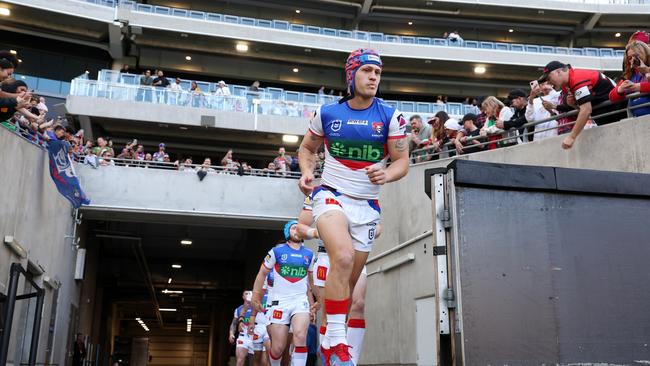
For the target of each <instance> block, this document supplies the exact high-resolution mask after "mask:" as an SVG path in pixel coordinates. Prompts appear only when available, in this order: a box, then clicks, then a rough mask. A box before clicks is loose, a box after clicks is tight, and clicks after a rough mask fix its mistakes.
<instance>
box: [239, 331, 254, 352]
mask: <svg viewBox="0 0 650 366" xmlns="http://www.w3.org/2000/svg"><path fill="white" fill-rule="evenodd" d="M235 344H236V347H237V348H246V350H248V351H249V352H250V351H251V350H252V347H253V344H252V341H251V336H249V335H248V333H246V332H242V333H239V337H237V341H236V342H235Z"/></svg>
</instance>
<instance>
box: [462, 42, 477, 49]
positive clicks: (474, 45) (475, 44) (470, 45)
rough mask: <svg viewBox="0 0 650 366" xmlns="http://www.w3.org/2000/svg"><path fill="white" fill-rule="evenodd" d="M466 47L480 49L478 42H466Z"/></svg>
mask: <svg viewBox="0 0 650 366" xmlns="http://www.w3.org/2000/svg"><path fill="white" fill-rule="evenodd" d="M465 47H466V48H478V42H477V41H465Z"/></svg>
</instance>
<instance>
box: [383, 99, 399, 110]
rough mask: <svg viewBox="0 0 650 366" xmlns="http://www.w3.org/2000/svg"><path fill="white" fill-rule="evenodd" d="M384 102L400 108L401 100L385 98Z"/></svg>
mask: <svg viewBox="0 0 650 366" xmlns="http://www.w3.org/2000/svg"><path fill="white" fill-rule="evenodd" d="M384 103H386V104H388V105H389V106H391V107H393V108H396V109H399V102H398V101H396V100H384Z"/></svg>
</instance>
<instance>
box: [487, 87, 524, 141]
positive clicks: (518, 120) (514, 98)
mask: <svg viewBox="0 0 650 366" xmlns="http://www.w3.org/2000/svg"><path fill="white" fill-rule="evenodd" d="M527 98H528V95H527V94H526V92H524V91H523V90H521V89H515V90H512V91H511V92H510V93H509V94H508V100H510V102H511V103H512V104H511V107H512V111H513V112H514V113H513V114H512V116H511V117H510V119H508V120H500V119H497V121H496V126H497V128H500V129H502V130H504V131H506V134H507V136H508V137H513V139H509V140H505V141H503V142H502V144H501V146H510V145H516V144H517V138H516V137H517V135H518V134H519V135H523V133H524V132H525V131H524V129H523V128H521V126H523V125H524V124H525V123H526V106H527V105H528V103H527ZM511 129H517V130H515V131H510V130H511ZM531 130H532V129H531ZM524 140H525V139H523V138H521V137H520V138H519V141H521V142H526V141H524ZM531 140H532V139H531Z"/></svg>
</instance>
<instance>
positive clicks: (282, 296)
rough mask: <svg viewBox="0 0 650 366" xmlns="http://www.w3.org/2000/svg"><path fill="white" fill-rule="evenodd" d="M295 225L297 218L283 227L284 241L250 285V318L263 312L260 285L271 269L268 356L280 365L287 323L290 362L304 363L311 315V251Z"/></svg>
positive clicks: (276, 365)
mask: <svg viewBox="0 0 650 366" xmlns="http://www.w3.org/2000/svg"><path fill="white" fill-rule="evenodd" d="M297 226H298V222H297V221H289V222H287V224H286V225H285V227H284V236H285V239H286V240H287V243H286V244H283V245H279V246H276V247H274V248H272V249H271V250H269V253H268V255H267V256H266V258H265V259H264V262H263V263H262V266H261V267H260V270H259V272H258V274H257V277H256V278H255V285H254V286H253V299H252V304H253V314H251V317H256V316H257V313H258V312H261V311H263V309H262V306H261V299H262V295H263V291H262V286H263V284H264V281H265V279H266V277H267V275H268V274H269V272H271V271H273V290H272V291H271V296H270V297H269V298H268V299H267V302H270V304H271V307H270V308H268V310H267V314H268V317H269V319H270V323H271V324H270V325H269V326H268V328H267V329H268V332H269V335H270V336H271V349H270V350H269V358H270V362H271V365H272V366H280V364H281V362H282V353H283V352H284V350H285V346H286V344H287V336H288V334H289V326H290V325H291V326H292V327H293V344H294V347H295V348H294V352H293V356H292V358H291V363H292V365H293V366H305V364H306V363H307V347H306V345H307V328H308V327H309V316H310V301H309V299H308V297H307V291H308V289H309V286H310V283H309V282H310V276H309V272H311V271H312V270H313V265H314V253H313V252H312V251H311V250H310V249H309V248H306V247H305V246H303V245H302V240H301V239H300V236H298V229H297Z"/></svg>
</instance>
